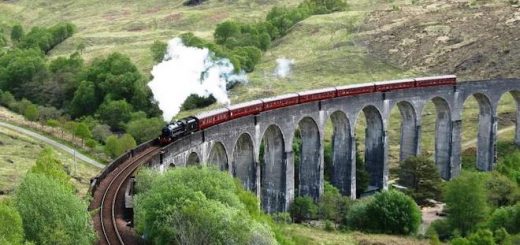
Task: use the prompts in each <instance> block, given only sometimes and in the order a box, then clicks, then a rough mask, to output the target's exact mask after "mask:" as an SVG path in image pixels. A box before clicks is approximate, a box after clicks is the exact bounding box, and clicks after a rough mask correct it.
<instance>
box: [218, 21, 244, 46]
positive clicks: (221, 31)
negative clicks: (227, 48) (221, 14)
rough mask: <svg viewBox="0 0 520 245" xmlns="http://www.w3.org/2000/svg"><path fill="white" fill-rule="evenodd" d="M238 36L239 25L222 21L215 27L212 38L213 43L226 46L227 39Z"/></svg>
mask: <svg viewBox="0 0 520 245" xmlns="http://www.w3.org/2000/svg"><path fill="white" fill-rule="evenodd" d="M238 35H240V25H239V24H238V23H237V22H234V21H224V22H222V23H220V24H218V25H217V27H216V28H215V32H214V33H213V38H215V42H216V43H218V44H221V45H224V44H226V42H227V41H228V39H229V38H233V37H236V36H238Z"/></svg>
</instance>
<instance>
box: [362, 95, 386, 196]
mask: <svg viewBox="0 0 520 245" xmlns="http://www.w3.org/2000/svg"><path fill="white" fill-rule="evenodd" d="M362 112H363V114H364V115H365V118H366V123H367V125H366V128H365V167H366V170H367V172H368V173H369V175H370V184H369V185H370V187H369V189H383V188H384V187H385V186H384V185H385V181H384V179H385V164H386V163H385V152H384V151H385V146H384V127H383V118H382V116H381V113H380V112H379V110H378V109H377V108H376V107H375V106H372V105H369V106H366V107H364V108H363V110H362Z"/></svg>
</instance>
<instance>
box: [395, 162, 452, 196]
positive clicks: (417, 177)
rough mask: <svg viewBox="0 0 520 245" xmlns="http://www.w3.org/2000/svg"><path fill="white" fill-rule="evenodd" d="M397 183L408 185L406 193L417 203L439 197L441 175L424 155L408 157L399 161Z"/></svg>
mask: <svg viewBox="0 0 520 245" xmlns="http://www.w3.org/2000/svg"><path fill="white" fill-rule="evenodd" d="M398 183H399V184H400V185H403V186H406V187H408V189H407V190H406V193H407V194H409V195H410V196H411V197H412V198H413V199H414V200H415V201H416V202H417V203H418V204H419V205H424V204H427V203H428V202H427V200H428V199H434V200H439V199H440V197H441V183H442V180H441V176H440V174H439V171H437V166H435V163H434V162H433V161H432V160H430V159H429V158H426V157H409V158H408V159H406V160H405V161H404V162H403V163H401V165H399V180H398Z"/></svg>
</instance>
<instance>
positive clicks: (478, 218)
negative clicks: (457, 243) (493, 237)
mask: <svg viewBox="0 0 520 245" xmlns="http://www.w3.org/2000/svg"><path fill="white" fill-rule="evenodd" d="M444 200H445V202H446V208H447V210H448V217H447V218H448V222H449V224H450V226H451V227H452V229H458V230H459V231H460V232H461V233H462V235H468V234H469V233H471V232H472V231H473V230H474V229H475V227H476V226H477V225H478V224H479V223H480V222H483V221H485V219H486V218H487V215H488V210H489V208H488V204H487V202H486V190H485V189H484V183H483V181H482V176H481V175H480V174H478V173H462V175H460V176H459V177H457V178H455V179H453V180H451V181H450V182H448V183H447V185H446V187H445V189H444Z"/></svg>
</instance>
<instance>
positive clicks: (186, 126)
mask: <svg viewBox="0 0 520 245" xmlns="http://www.w3.org/2000/svg"><path fill="white" fill-rule="evenodd" d="M456 82H457V77H456V76H454V75H447V76H436V77H424V78H416V79H403V80H394V81H385V82H376V83H365V84H358V85H348V86H340V87H333V88H325V89H318V90H311V91H305V92H300V93H292V94H286V95H281V96H277V97H272V98H266V99H260V100H254V101H250V102H246V103H242V104H237V105H232V106H228V107H225V108H222V109H218V110H214V111H210V112H207V113H204V114H201V115H198V116H196V117H195V116H190V117H187V118H183V119H181V120H179V121H176V122H172V123H169V124H167V125H166V126H165V127H164V128H163V129H162V134H161V136H160V137H159V140H160V142H161V144H168V143H171V142H172V141H174V140H175V139H178V138H180V137H182V136H185V135H188V134H191V133H193V132H196V131H199V130H204V129H206V128H209V127H211V126H214V125H217V124H220V123H223V122H226V121H229V120H233V119H237V118H240V117H245V116H249V115H256V114H259V113H261V112H264V111H269V110H274V109H279V108H283V107H287V106H292V105H297V104H304V103H310V102H315V101H320V100H326V99H332V98H337V97H345V96H356V95H361V94H368V93H377V92H389V91H395V90H401V89H410V88H423V87H434V86H455V84H456Z"/></svg>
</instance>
